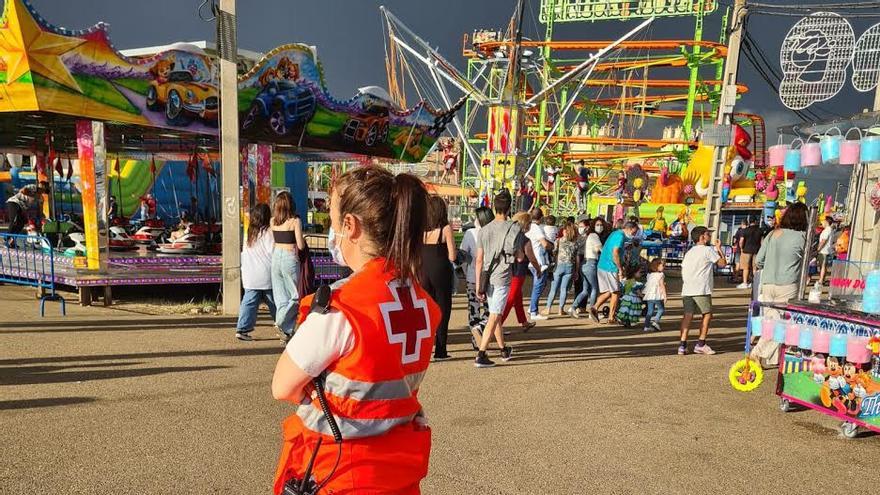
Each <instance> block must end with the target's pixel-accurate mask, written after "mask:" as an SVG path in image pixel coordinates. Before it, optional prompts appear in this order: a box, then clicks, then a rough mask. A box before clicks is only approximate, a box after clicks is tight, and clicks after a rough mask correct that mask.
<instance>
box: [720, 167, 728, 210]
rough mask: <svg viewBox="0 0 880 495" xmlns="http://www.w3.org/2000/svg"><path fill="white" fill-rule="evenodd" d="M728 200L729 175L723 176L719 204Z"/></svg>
mask: <svg viewBox="0 0 880 495" xmlns="http://www.w3.org/2000/svg"><path fill="white" fill-rule="evenodd" d="M729 198H730V174H727V175H725V176H724V182H722V183H721V204H725V203H727V200H728V199H729Z"/></svg>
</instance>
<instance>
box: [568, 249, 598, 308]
mask: <svg viewBox="0 0 880 495" xmlns="http://www.w3.org/2000/svg"><path fill="white" fill-rule="evenodd" d="M598 262H599V260H596V259H589V260H587V261H585V262H584V265H583V266H582V267H581V275H583V276H584V283H583V285H582V288H581V293H580V294H578V295H577V297H576V298H575V300H574V304H572V306H574V307H575V308H579V307H580V306H581V304H583V303H584V299H586V300H587V306H588V307H590V308H592V307H593V306H594V305H595V304H596V298H598V297H599V272H597V271H596V270H597V268H596V265H597V263H598ZM587 298H589V299H587Z"/></svg>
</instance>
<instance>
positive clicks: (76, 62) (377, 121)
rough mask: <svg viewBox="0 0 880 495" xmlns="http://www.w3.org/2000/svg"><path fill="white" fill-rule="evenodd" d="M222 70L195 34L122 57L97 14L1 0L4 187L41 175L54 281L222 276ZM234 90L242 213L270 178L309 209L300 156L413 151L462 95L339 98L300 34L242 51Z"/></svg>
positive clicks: (350, 158)
mask: <svg viewBox="0 0 880 495" xmlns="http://www.w3.org/2000/svg"><path fill="white" fill-rule="evenodd" d="M218 72H219V69H218V62H217V58H216V54H215V53H212V52H209V51H206V50H204V49H202V48H200V47H198V46H196V45H193V44H186V43H175V44H171V45H167V46H165V47H161V49H159V50H157V51H155V52H151V53H148V54H143V53H141V54H137V55H131V56H129V55H125V54H123V53H121V52H119V51H118V50H116V48H115V47H114V46H113V44H112V42H111V41H110V38H109V34H108V28H107V26H106V25H105V24H97V25H95V26H93V27H91V28H88V29H84V30H71V29H67V28H63V27H60V26H56V25H53V24H51V23H50V22H48V21H47V20H46V19H44V18H43V17H42V16H41V15H40V14H39V13H38V12H37V11H36V9H35V8H34V7H33V6H32V5H31V4H30V3H29V2H28V1H27V0H9V1H7V2H5V4H4V7H3V13H2V17H0V96H2V98H0V131H2V132H0V151H2V153H3V154H4V155H5V156H6V157H8V162H9V163H10V164H11V165H12V166H13V167H12V169H11V170H8V171H4V173H0V187H4V188H8V187H9V186H10V185H11V186H12V188H16V189H17V188H20V187H22V186H24V185H27V184H29V183H35V182H41V181H46V182H47V183H48V184H49V188H50V191H49V192H48V194H46V195H45V196H44V197H43V198H42V201H41V204H42V206H43V211H41V212H32V218H39V217H41V219H42V221H40V222H35V224H34V225H33V226H32V230H33V232H34V235H35V237H38V238H39V239H40V241H39V242H40V245H43V244H45V249H47V250H52V251H53V255H54V262H53V263H54V265H56V266H55V270H54V272H53V273H54V277H55V278H56V282H57V283H60V284H63V285H68V286H74V287H81V286H84V285H93V286H94V285H97V286H108V285H119V284H138V285H151V284H167V283H205V282H218V281H220V258H219V256H217V254H219V249H220V242H219V240H220V236H221V235H222V233H221V231H220V225H219V224H218V223H217V220H218V219H219V218H220V216H221V215H220V208H221V205H220V200H219V196H220V194H219V191H220V186H221V184H220V179H221V174H220V170H219V167H220V164H219V159H218V158H219V156H218V155H219V153H218V152H219V130H218V116H219V84H218ZM237 100H238V108H237V109H236V110H237V111H238V113H239V123H240V126H241V127H240V133H239V136H240V142H241V145H242V147H241V162H240V168H241V170H240V172H241V186H242V188H241V189H242V198H241V199H242V211H241V213H242V219H243V225H244V224H245V223H246V218H247V213H248V208H249V206H250V205H252V204H254V203H255V202H269V201H271V197H272V191H273V188H274V189H281V188H283V189H287V190H290V191H291V193H292V194H293V195H294V197H295V198H296V201H295V202H296V204H297V207H298V209H299V213H300V215H302V216H305V215H306V204H307V203H308V198H307V190H308V184H307V168H308V165H307V164H308V163H313V162H319V163H331V164H336V163H363V162H366V161H370V160H374V159H376V160H381V161H402V162H418V161H420V160H422V159H423V158H424V156H425V154H426V153H427V152H428V151H429V150H430V149H431V148H432V146H433V145H434V143H435V142H436V141H437V139H438V137H439V136H440V134H441V133H442V132H443V131H444V129H445V127H446V125H447V124H448V123H449V121H450V120H451V118H452V117H453V115H454V113H455V111H456V110H457V109H458V108H459V107H460V105H461V104H463V100H462V101H461V102H460V103H458V104H456V103H455V102H454V103H453V104H451V105H449V106H448V107H446V106H442V107H433V106H431V105H430V104H429V103H428V102H425V101H418V102H415V104H414V105H412V106H410V107H401V106H399V105H397V104H396V103H395V102H394V101H392V100H391V97H390V96H389V95H388V94H387V92H385V91H384V90H382V89H381V88H378V87H375V86H366V87H363V88H361V89H360V90H359V91H358V92H357V94H356V95H355V96H354V97H352V98H350V99H347V100H340V99H337V98H335V97H334V96H332V95H331V94H330V93H329V91H328V89H327V85H326V82H325V80H324V71H323V67H322V65H321V62H320V61H319V60H318V58H317V54H316V51H315V49H314V48H312V47H309V46H307V45H302V44H287V45H282V46H280V47H278V48H276V49H274V50H272V51H270V52H268V53H267V54H265V55H264V56H262V58H260V59H259V60H254V61H253V64H245V65H244V66H243V69H242V70H240V74H239V77H238V99H237ZM437 108H444V110H438V109H437ZM23 157H24V158H23ZM7 184H8V185H7ZM235 235H238V234H235ZM43 240H46V242H45V243H44V242H43ZM139 247H142V248H146V249H138V248H139ZM159 254H162V255H164V256H159ZM14 268H15V267H6V266H4V267H0V269H4V270H5V269H14Z"/></svg>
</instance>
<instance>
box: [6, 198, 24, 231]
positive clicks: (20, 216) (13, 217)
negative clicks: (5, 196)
mask: <svg viewBox="0 0 880 495" xmlns="http://www.w3.org/2000/svg"><path fill="white" fill-rule="evenodd" d="M6 217H7V218H8V219H9V230H7V233H9V234H21V233H22V232H24V224H25V223H27V214H26V213H25V211H24V209H23V208H22V207H21V205H19V204H18V203H13V202H11V201H9V202H7V203H6Z"/></svg>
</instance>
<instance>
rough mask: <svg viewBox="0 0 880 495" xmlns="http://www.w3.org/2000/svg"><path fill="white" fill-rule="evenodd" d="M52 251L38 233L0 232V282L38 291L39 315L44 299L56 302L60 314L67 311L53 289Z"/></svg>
mask: <svg viewBox="0 0 880 495" xmlns="http://www.w3.org/2000/svg"><path fill="white" fill-rule="evenodd" d="M53 251H54V250H53V249H52V248H51V244H50V243H49V239H47V238H46V237H44V236H41V235H24V234H5V233H4V234H0V282H3V283H10V284H15V285H23V286H26V287H35V288H36V289H37V290H38V291H40V316H45V309H46V301H58V302H60V303H61V315H62V316H66V315H67V304H66V302H65V301H64V298H63V297H61V295H60V294H57V293H56V292H55V254H54V252H53ZM46 291H48V293H46Z"/></svg>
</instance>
